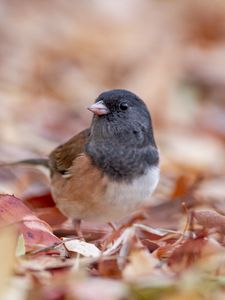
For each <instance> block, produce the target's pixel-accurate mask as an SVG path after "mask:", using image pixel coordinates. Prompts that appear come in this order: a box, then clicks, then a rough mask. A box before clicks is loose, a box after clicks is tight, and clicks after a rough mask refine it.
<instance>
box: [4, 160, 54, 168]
mask: <svg viewBox="0 0 225 300" xmlns="http://www.w3.org/2000/svg"><path fill="white" fill-rule="evenodd" d="M19 165H27V166H31V167H32V166H37V167H38V166H40V167H46V168H48V169H49V160H48V159H47V158H31V159H24V160H19V161H15V162H6V163H1V162H0V168H3V167H13V166H19Z"/></svg>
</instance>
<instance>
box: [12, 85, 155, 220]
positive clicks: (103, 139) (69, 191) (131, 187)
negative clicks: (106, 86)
mask: <svg viewBox="0 0 225 300" xmlns="http://www.w3.org/2000/svg"><path fill="white" fill-rule="evenodd" d="M87 108H88V110H89V111H90V112H92V113H93V118H92V121H91V124H90V127H89V128H87V129H85V130H83V131H81V132H80V133H78V134H76V135H75V136H74V137H72V138H71V139H69V140H68V141H67V142H65V143H64V144H61V145H59V146H58V147H57V148H56V149H54V150H53V151H52V152H51V153H50V155H49V156H48V157H47V158H41V159H26V160H22V161H20V162H19V163H23V164H30V165H41V166H44V167H46V168H47V169H49V171H50V190H51V194H52V197H53V200H54V202H55V204H56V206H57V208H58V209H59V210H60V211H61V212H62V214H64V215H65V216H66V217H67V218H70V219H72V220H74V222H76V221H77V222H80V220H84V221H91V222H97V223H110V222H112V223H113V222H116V221H120V220H122V219H123V218H125V217H127V216H129V215H131V214H132V213H134V212H135V211H136V210H138V209H139V208H140V207H142V206H143V205H145V204H147V203H148V201H149V197H150V195H151V194H152V193H153V191H154V190H155V188H156V186H157V184H158V181H159V177H160V168H159V150H158V147H157V145H156V142H155V139H154V134H153V127H152V121H151V116H150V112H149V110H148V108H147V106H146V104H145V103H144V101H143V100H141V99H140V98H139V97H138V96H137V95H136V94H134V93H133V92H130V91H128V90H124V89H114V90H109V91H105V92H102V93H101V94H100V95H99V96H98V97H97V99H96V100H95V102H94V103H93V104H91V105H90V106H88V107H87ZM17 163H18V162H16V163H15V164H17Z"/></svg>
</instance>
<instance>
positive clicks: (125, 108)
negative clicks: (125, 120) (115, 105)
mask: <svg viewBox="0 0 225 300" xmlns="http://www.w3.org/2000/svg"><path fill="white" fill-rule="evenodd" d="M120 109H121V110H127V109H128V104H127V103H126V102H122V103H120Z"/></svg>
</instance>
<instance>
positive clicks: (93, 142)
mask: <svg viewBox="0 0 225 300" xmlns="http://www.w3.org/2000/svg"><path fill="white" fill-rule="evenodd" d="M88 109H89V110H90V111H92V112H93V113H94V117H93V120H92V124H91V127H90V137H89V140H88V143H87V144H86V146H85V151H86V152H87V154H88V155H89V156H90V157H91V159H92V162H93V164H95V165H96V166H98V167H99V169H100V170H102V172H103V173H105V174H107V175H108V176H110V177H111V178H112V179H113V180H120V181H121V180H126V181H131V180H133V179H134V178H136V177H137V176H140V175H143V174H144V173H145V172H146V170H148V169H149V167H151V166H156V165H158V162H159V154H158V150H157V148H156V145H155V141H154V137H153V131H152V125H151V118H150V114H149V111H148V109H147V107H146V105H145V103H144V102H143V101H142V100H141V99H140V98H139V97H137V96H136V95H135V94H133V93H131V92H129V91H126V90H112V91H108V92H104V93H102V94H101V95H99V97H98V98H97V99H96V101H95V104H93V105H91V106H90V107H89V108H88Z"/></svg>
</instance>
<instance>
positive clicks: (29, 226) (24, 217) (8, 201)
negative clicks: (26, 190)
mask: <svg viewBox="0 0 225 300" xmlns="http://www.w3.org/2000/svg"><path fill="white" fill-rule="evenodd" d="M14 223H18V229H19V231H20V232H21V233H22V234H23V236H24V239H25V246H26V251H30V250H33V249H36V248H37V246H38V245H39V246H40V245H41V246H51V245H53V244H54V243H60V242H61V240H60V239H58V238H57V237H56V236H55V235H54V234H53V233H52V230H51V227H50V226H49V225H48V224H47V223H46V222H44V221H42V220H40V219H39V218H37V217H36V216H35V215H34V214H33V213H32V211H31V210H30V209H29V208H28V207H27V206H26V205H25V204H24V203H23V202H22V201H21V200H20V199H18V198H16V197H14V196H11V195H0V227H4V226H8V225H11V224H14Z"/></svg>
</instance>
